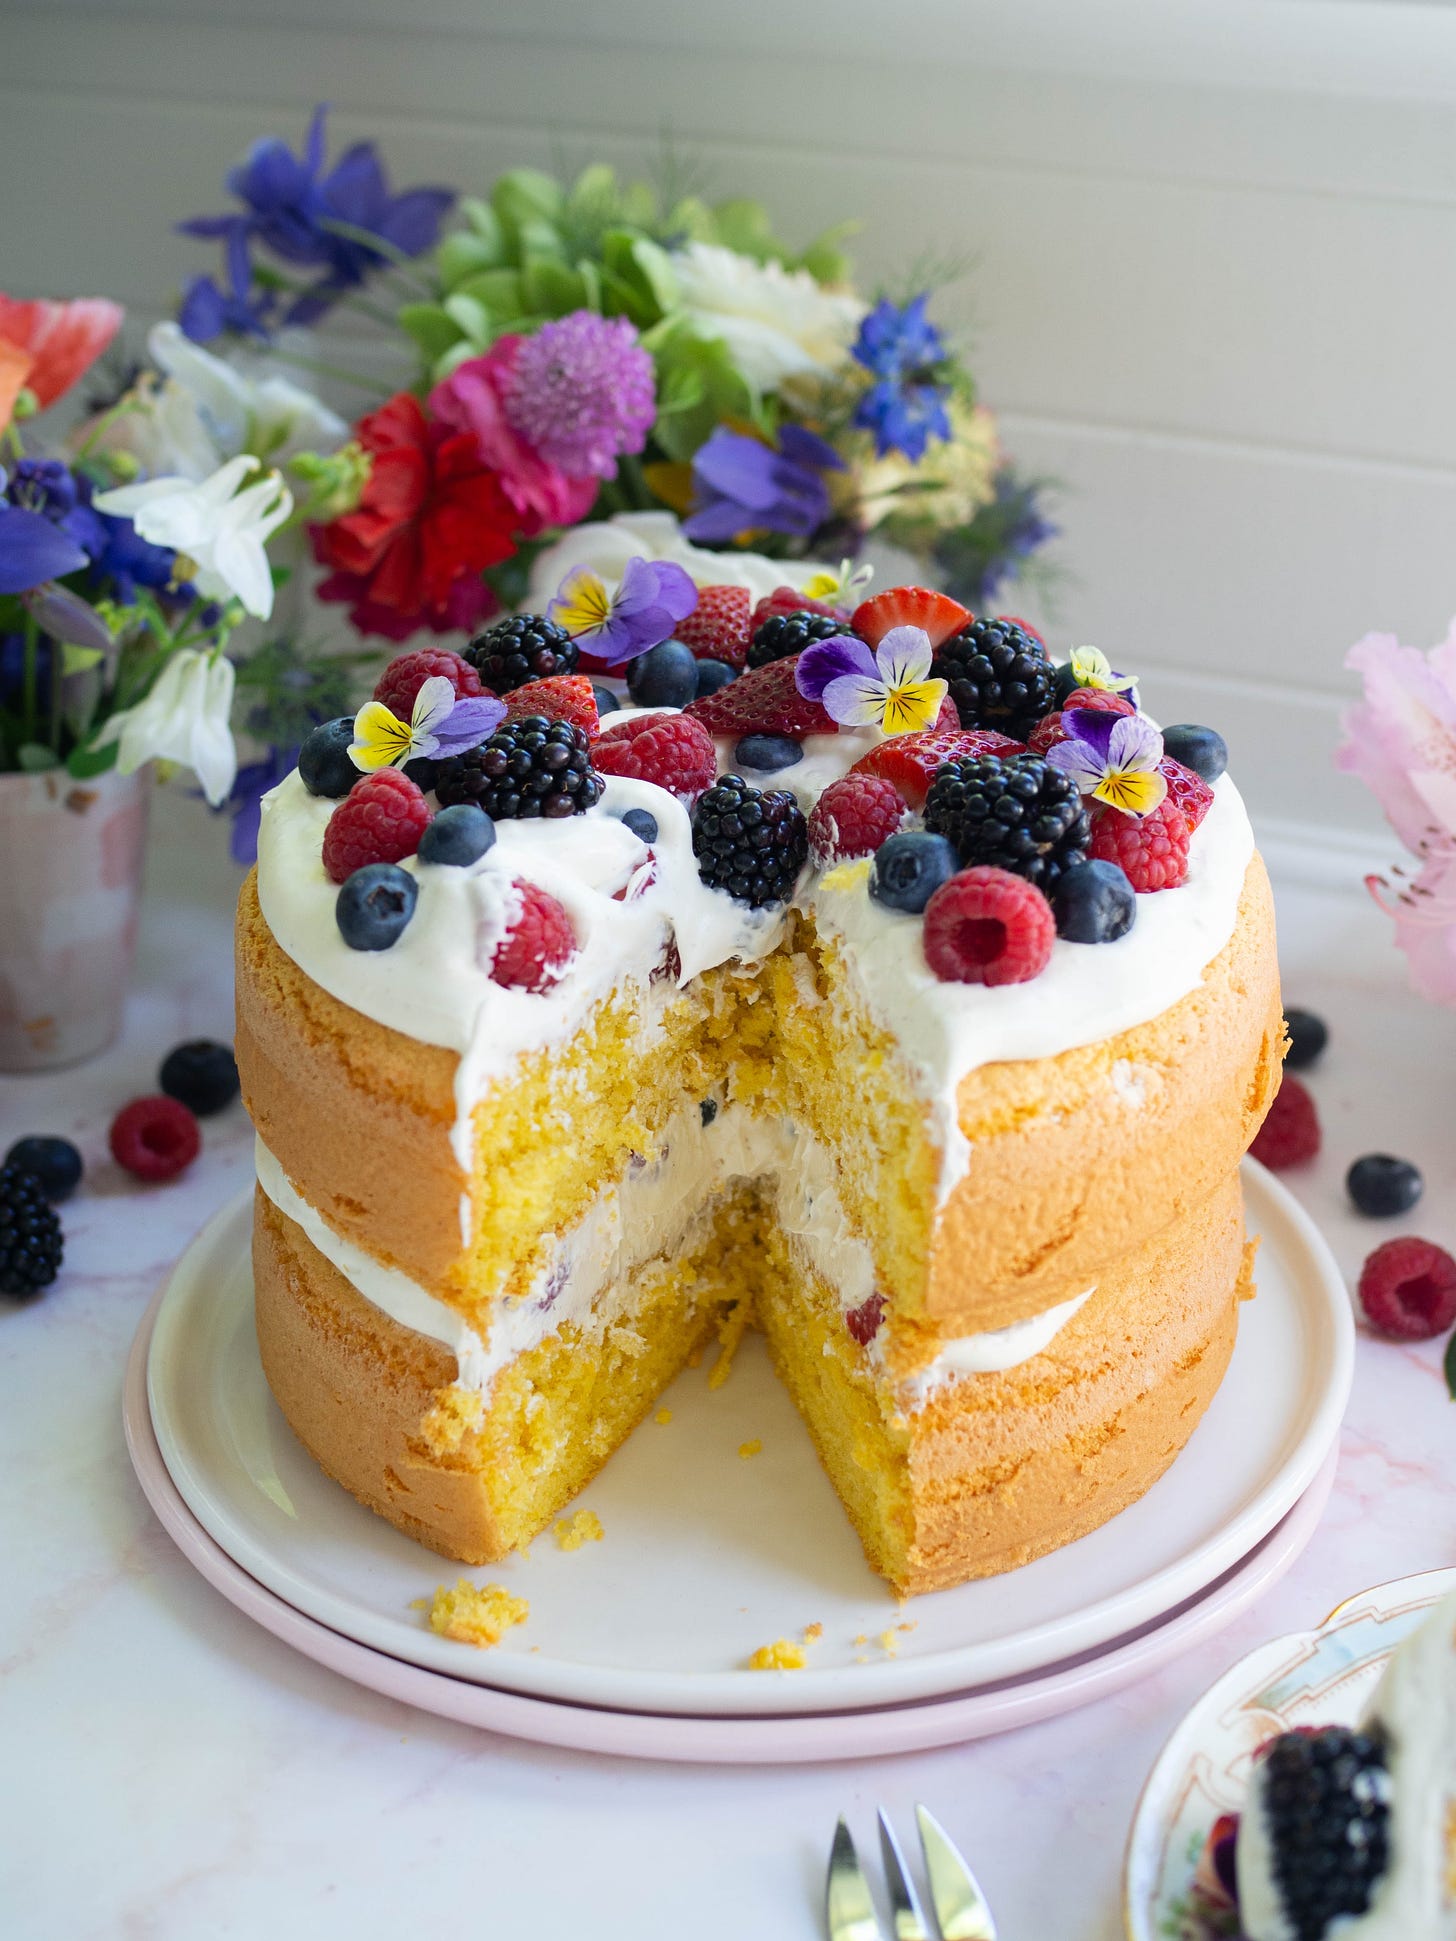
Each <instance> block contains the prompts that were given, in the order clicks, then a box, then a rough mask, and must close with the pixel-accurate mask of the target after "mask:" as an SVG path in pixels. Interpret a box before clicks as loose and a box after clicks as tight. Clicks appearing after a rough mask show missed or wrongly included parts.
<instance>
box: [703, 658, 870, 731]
mask: <svg viewBox="0 0 1456 1941" xmlns="http://www.w3.org/2000/svg"><path fill="white" fill-rule="evenodd" d="M798 665H799V657H798V655H797V654H795V655H793V656H792V657H791V658H790V659H788V660H775V661H770V662H769V663H768V665H767V666H766V667H750V668H749V670H748V672H747V673H746V674H740V675H739V677H738V679H737V680H736V681H735V682H734V683H733V685H732V686H731V687H723V688H719V690H718V692H717V693H716V694H705V695H704V696H703V698H702V699H701V700H700V701H694V702H693V704H692V706H691V707H689V708H688V709H686V710H685V712H686V713H688V714H690V715H691V716H692V717H693V719H694V720H696V721H701V722H702V724H703V726H704V727H705V728H706V729H707V731H708V733H709V734H710V735H731V736H732V737H734V739H737V738H738V737H739V736H741V735H792V736H794V737H795V738H796V739H799V738H802V737H803V736H804V735H837V734H838V733H839V723H838V722H837V721H836V720H835V719H834V716H833V715H832V714H830V712H829V710H828V709H827V708H823V707H821V706H820V705H819V703H818V702H817V701H809V700H806V699H805V697H804V696H803V695H802V694H800V692H799V690H798V688H797V687H796V686H795V685H794V672H795V670H796V668H797V667H798Z"/></svg>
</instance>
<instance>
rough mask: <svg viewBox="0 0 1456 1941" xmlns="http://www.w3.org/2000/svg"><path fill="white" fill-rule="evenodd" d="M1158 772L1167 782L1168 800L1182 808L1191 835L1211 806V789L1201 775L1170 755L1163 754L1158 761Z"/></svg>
mask: <svg viewBox="0 0 1456 1941" xmlns="http://www.w3.org/2000/svg"><path fill="white" fill-rule="evenodd" d="M1158 773H1159V774H1160V775H1161V776H1162V777H1163V779H1164V780H1165V781H1166V782H1167V784H1168V797H1169V800H1170V801H1173V802H1176V803H1177V804H1178V807H1179V808H1180V809H1181V810H1182V812H1183V820H1184V821H1185V822H1186V823H1187V824H1188V833H1189V835H1190V836H1191V835H1192V834H1193V831H1194V830H1195V829H1196V828H1197V827H1198V825H1199V823H1200V822H1202V820H1203V818H1204V817H1205V816H1206V815H1207V814H1208V812H1209V810H1210V809H1211V808H1212V807H1213V790H1212V789H1211V788H1210V787H1209V786H1208V784H1207V782H1205V781H1204V779H1203V777H1202V776H1201V775H1195V774H1194V773H1193V770H1192V769H1191V768H1185V767H1184V766H1183V764H1182V762H1175V761H1174V760H1173V757H1172V756H1171V755H1164V757H1163V759H1162V760H1161V761H1160V762H1159V763H1158Z"/></svg>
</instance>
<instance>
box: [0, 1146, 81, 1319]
mask: <svg viewBox="0 0 1456 1941" xmlns="http://www.w3.org/2000/svg"><path fill="white" fill-rule="evenodd" d="M64 1252H65V1242H64V1240H63V1238H62V1235H61V1222H60V1218H59V1216H58V1215H57V1213H56V1210H55V1208H54V1207H53V1206H52V1205H51V1204H50V1202H49V1200H48V1199H47V1198H46V1191H45V1186H44V1184H43V1182H42V1181H41V1180H40V1179H38V1178H37V1177H36V1175H35V1174H34V1173H31V1172H26V1171H25V1170H24V1169H23V1168H22V1167H19V1166H12V1165H10V1164H8V1163H7V1164H6V1165H4V1166H0V1294H12V1295H20V1296H22V1297H25V1296H28V1295H31V1294H39V1293H40V1291H41V1289H42V1288H43V1287H49V1286H50V1284H51V1282H52V1281H53V1280H54V1279H55V1277H56V1275H57V1274H58V1273H59V1272H60V1268H61V1258H62V1255H63V1254H64Z"/></svg>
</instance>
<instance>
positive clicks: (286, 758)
mask: <svg viewBox="0 0 1456 1941" xmlns="http://www.w3.org/2000/svg"><path fill="white" fill-rule="evenodd" d="M297 765H298V750H297V749H296V748H279V747H276V746H270V747H269V749H268V752H267V754H266V755H264V756H263V757H262V759H261V760H259V761H256V762H244V764H243V766H242V767H241V768H240V769H239V770H238V772H237V776H236V778H235V780H234V782H233V785H232V789H231V792H230V793H229V795H228V798H227V801H226V802H225V803H224V804H223V807H224V808H226V810H227V811H228V813H229V815H231V817H232V819H233V827H232V835H231V837H230V839H229V844H228V847H229V848H230V850H231V851H232V858H233V861H234V862H235V863H238V864H241V866H242V867H243V868H244V869H248V868H250V867H251V866H252V865H253V864H254V863H256V862H257V860H258V829H259V826H260V824H261V823H262V820H263V797H264V796H265V795H266V794H267V793H268V791H269V789H275V788H277V786H278V784H279V783H280V782H281V781H282V780H283V778H284V776H285V775H287V774H289V773H290V772H291V771H292V770H293V769H294V768H296V767H297Z"/></svg>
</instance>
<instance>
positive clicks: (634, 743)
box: [592, 714, 718, 803]
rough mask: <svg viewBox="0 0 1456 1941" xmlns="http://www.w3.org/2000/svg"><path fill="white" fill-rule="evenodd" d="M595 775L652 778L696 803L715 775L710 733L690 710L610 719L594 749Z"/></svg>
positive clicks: (715, 756) (673, 792) (714, 757)
mask: <svg viewBox="0 0 1456 1941" xmlns="http://www.w3.org/2000/svg"><path fill="white" fill-rule="evenodd" d="M592 765H593V767H594V768H595V769H596V771H597V773H598V774H599V775H626V776H628V777H630V778H631V779H632V780H633V781H637V782H655V783H656V784H657V786H658V788H660V789H666V790H667V791H668V793H669V794H670V795H675V796H676V797H677V799H678V801H679V802H688V803H691V802H695V801H696V800H697V799H698V797H699V796H700V795H701V794H702V793H703V790H704V789H706V788H711V787H712V785H713V780H714V777H715V776H716V775H717V773H718V752H717V750H716V749H715V748H714V746H713V737H712V736H711V735H710V734H709V733H708V731H707V729H706V728H705V727H704V726H703V724H702V723H701V722H700V721H695V720H694V719H693V717H692V716H691V715H688V714H647V715H636V716H634V717H633V718H632V719H630V720H628V721H614V722H611V723H610V724H609V725H608V726H607V727H606V728H605V729H604V730H603V732H602V734H601V735H600V736H599V737H598V740H597V742H596V745H595V747H594V748H593V749H592Z"/></svg>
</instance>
